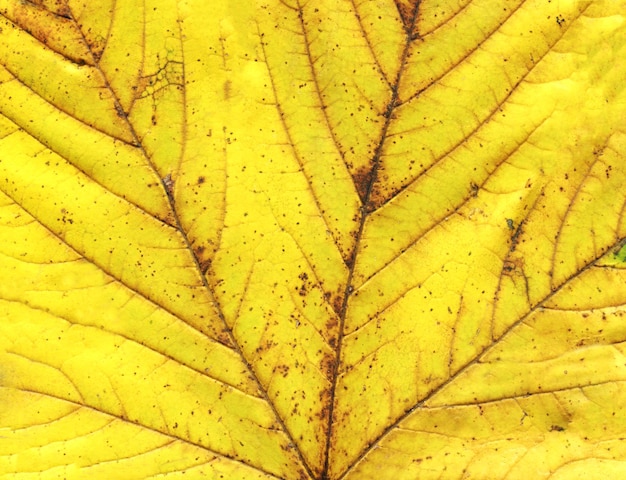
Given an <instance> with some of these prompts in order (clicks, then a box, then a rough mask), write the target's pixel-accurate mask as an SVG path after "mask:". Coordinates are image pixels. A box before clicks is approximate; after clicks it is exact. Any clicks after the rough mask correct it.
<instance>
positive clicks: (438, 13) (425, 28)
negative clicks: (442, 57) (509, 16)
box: [417, 0, 519, 37]
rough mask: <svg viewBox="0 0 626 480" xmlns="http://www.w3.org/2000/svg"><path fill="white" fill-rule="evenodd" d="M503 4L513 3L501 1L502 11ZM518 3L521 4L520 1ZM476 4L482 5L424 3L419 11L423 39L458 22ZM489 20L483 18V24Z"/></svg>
mask: <svg viewBox="0 0 626 480" xmlns="http://www.w3.org/2000/svg"><path fill="white" fill-rule="evenodd" d="M503 3H505V5H511V4H512V3H513V2H510V1H509V2H502V1H500V10H502V4H503ZM516 3H519V0H518V1H517V2H516ZM475 4H478V5H480V2H477V1H471V0H437V1H422V2H420V5H419V9H418V11H417V12H418V15H417V31H418V33H419V34H420V35H421V36H422V37H424V36H426V35H432V34H433V31H435V30H438V29H439V27H440V26H441V25H442V24H444V25H447V24H449V23H450V22H458V21H459V17H461V16H462V15H463V14H464V13H465V10H466V9H467V7H468V6H469V8H470V9H471V8H472V7H473V6H474V5H475ZM508 9H510V7H509V8H507V10H508ZM490 13H491V14H492V15H493V14H498V13H499V12H495V11H490ZM489 20H490V18H481V21H482V22H487V21H489Z"/></svg>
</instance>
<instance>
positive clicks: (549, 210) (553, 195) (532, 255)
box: [501, 18, 626, 305]
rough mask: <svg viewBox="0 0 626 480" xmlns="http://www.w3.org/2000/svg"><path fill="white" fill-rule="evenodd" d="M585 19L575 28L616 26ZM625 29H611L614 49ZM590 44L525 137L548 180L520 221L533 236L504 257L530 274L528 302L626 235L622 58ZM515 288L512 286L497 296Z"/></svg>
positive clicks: (541, 73)
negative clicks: (545, 115)
mask: <svg viewBox="0 0 626 480" xmlns="http://www.w3.org/2000/svg"><path fill="white" fill-rule="evenodd" d="M585 21H586V23H588V24H589V25H588V29H587V28H585V29H584V30H582V27H581V31H580V33H581V34H582V32H583V31H585V32H587V31H590V32H592V33H593V32H594V29H593V27H594V26H596V27H598V28H600V27H602V31H603V32H605V33H606V31H607V30H608V27H609V26H612V27H614V26H615V22H609V21H607V20H606V19H589V18H587V19H586V20H585ZM596 24H597V25H596ZM624 32H626V30H620V34H619V35H618V34H616V35H614V37H615V38H616V40H617V42H616V45H617V47H618V50H620V51H621V50H623V46H622V45H623V44H620V39H622V37H623V36H624V35H623V34H624ZM591 45H592V46H590V47H588V48H587V50H589V51H590V52H594V53H593V54H592V53H590V54H589V55H588V57H589V58H590V60H589V61H587V62H583V63H582V64H580V63H575V64H573V65H570V66H568V70H571V71H572V72H574V73H572V74H571V78H572V80H563V81H561V82H559V84H560V85H561V90H562V91H563V92H566V93H567V95H566V96H563V97H562V98H561V101H560V102H559V106H558V110H557V111H555V113H554V114H553V115H552V116H551V117H550V118H549V119H548V120H546V121H545V122H544V124H543V125H542V126H541V128H539V129H537V130H536V132H535V133H534V134H533V135H532V136H531V137H530V138H529V142H528V143H529V144H530V145H532V146H533V147H534V148H535V149H536V155H535V157H536V158H538V156H542V157H543V158H544V160H543V165H544V172H545V174H546V184H545V187H544V189H543V194H542V198H541V199H540V201H539V202H538V203H537V205H536V206H535V207H534V209H533V211H532V212H531V213H530V215H529V217H528V219H527V220H526V221H525V224H524V227H523V235H522V236H521V239H523V238H524V237H526V238H528V239H532V242H528V241H521V242H520V244H519V248H517V250H516V251H515V252H514V253H512V254H511V255H510V259H511V261H512V262H513V263H515V264H517V265H519V266H520V267H521V269H522V270H523V271H524V273H525V275H526V276H527V277H528V287H527V293H526V296H527V297H528V299H529V304H530V305H536V304H538V303H539V302H541V301H542V300H543V299H544V298H545V297H546V296H547V295H548V294H550V292H551V291H553V290H554V289H556V288H558V287H559V286H560V285H562V284H563V283H564V282H566V281H567V280H568V279H569V278H571V277H572V276H573V275H574V274H575V273H576V272H577V271H579V270H580V269H581V268H583V267H585V266H586V265H588V264H589V263H591V262H593V261H594V260H595V259H597V258H598V257H600V256H601V255H602V254H603V253H604V252H606V251H607V249H608V248H610V247H612V246H613V245H615V244H616V242H617V241H618V240H619V239H620V238H622V237H623V236H624V235H625V234H626V230H625V227H624V222H623V220H622V217H623V211H622V207H621V205H622V204H623V203H624V195H623V193H622V190H623V189H622V188H621V186H622V185H623V182H624V169H623V165H622V162H621V160H620V159H621V158H623V155H624V151H625V147H626V144H625V142H624V138H625V136H624V131H623V130H624V127H623V120H622V119H623V116H624V112H626V96H625V95H624V91H623V85H622V83H623V82H621V81H619V82H618V80H617V79H616V78H615V77H616V73H619V71H620V65H621V64H620V63H619V62H612V63H611V62H609V61H608V60H607V58H610V57H612V55H610V54H608V55H607V54H605V53H603V52H604V50H602V51H597V50H598V44H597V43H595V44H594V43H592V44H591ZM577 48H578V49H579V50H580V49H581V48H582V47H580V46H578V47H577ZM610 51H611V50H610V49H609V52H610ZM578 55H579V58H587V57H585V56H583V57H581V55H580V54H578ZM596 59H597V60H596ZM604 61H606V62H607V63H603V62H604ZM603 71H606V74H602V72H603ZM536 73H537V76H538V78H541V77H543V76H546V75H549V71H547V70H546V71H542V70H538V71H537V72H536ZM581 102H584V103H582V104H581ZM557 159H558V161H557ZM612 189H613V190H614V191H613V192H611V190H612ZM518 294H519V292H517V291H515V289H514V291H513V292H508V293H507V292H503V295H502V296H501V297H502V298H505V297H508V298H511V297H512V296H515V295H518Z"/></svg>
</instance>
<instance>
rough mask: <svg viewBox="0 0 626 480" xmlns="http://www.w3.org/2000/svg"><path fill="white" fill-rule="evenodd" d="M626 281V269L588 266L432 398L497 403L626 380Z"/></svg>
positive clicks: (441, 401)
mask: <svg viewBox="0 0 626 480" xmlns="http://www.w3.org/2000/svg"><path fill="white" fill-rule="evenodd" d="M624 282H626V271H624V270H622V269H614V268H606V267H605V268H597V267H592V268H590V269H588V270H586V271H585V272H584V273H583V274H581V275H580V276H579V277H577V278H575V279H573V280H572V281H571V282H570V283H568V284H567V285H565V286H564V287H563V288H562V289H561V290H560V291H559V292H557V293H556V294H555V295H554V296H553V297H551V298H550V300H549V301H548V302H546V303H545V304H544V306H543V307H541V308H538V309H536V310H535V311H534V312H533V313H532V314H531V315H529V316H528V318H526V319H524V321H523V323H521V324H519V325H516V326H515V328H514V329H513V330H511V331H510V332H509V333H508V334H507V335H506V336H504V337H503V338H502V339H501V340H500V341H499V342H498V344H496V345H495V346H494V347H493V348H491V349H490V350H489V351H488V352H487V353H486V354H485V355H483V356H482V357H480V361H479V363H476V364H474V365H472V366H470V367H469V368H468V369H467V370H466V371H464V372H463V373H461V374H460V375H459V376H458V377H457V378H455V380H454V381H453V382H452V383H450V384H449V385H447V386H446V387H445V388H444V389H443V390H442V391H441V392H440V393H439V394H438V395H437V396H435V397H434V398H433V399H432V400H430V401H429V404H430V405H450V404H455V403H466V402H469V403H472V402H475V401H490V400H497V399H499V398H504V397H509V396H519V395H525V394H528V393H537V392H542V391H543V392H545V391H554V390H562V389H567V388H576V387H577V386H584V385H589V384H600V383H608V382H612V381H621V380H624V379H626V368H625V367H624V365H625V364H626V346H625V345H626V332H624V328H623V325H624V318H625V317H626V309H625V308H624V302H625V301H626V298H625V297H624V292H623V291H621V290H620V289H619V288H615V286H616V285H623V284H624ZM482 385H488V387H489V388H488V389H483V388H481V386H482Z"/></svg>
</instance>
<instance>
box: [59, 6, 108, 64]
mask: <svg viewBox="0 0 626 480" xmlns="http://www.w3.org/2000/svg"><path fill="white" fill-rule="evenodd" d="M48 1H49V0H48ZM117 3H118V2H116V1H115V0H99V1H98V2H82V1H80V0H68V1H67V6H68V8H69V11H70V12H69V13H70V15H71V16H72V18H73V19H74V21H75V22H76V24H77V25H78V28H79V29H80V33H81V35H82V36H83V37H84V39H85V43H86V44H87V47H88V48H89V50H90V51H91V54H92V55H93V57H94V60H95V61H96V62H98V60H99V59H100V57H102V54H103V52H104V50H105V48H106V47H107V43H108V40H109V33H110V31H111V28H112V22H113V12H114V7H115V5H116V4H117ZM81 25H82V26H83V27H81Z"/></svg>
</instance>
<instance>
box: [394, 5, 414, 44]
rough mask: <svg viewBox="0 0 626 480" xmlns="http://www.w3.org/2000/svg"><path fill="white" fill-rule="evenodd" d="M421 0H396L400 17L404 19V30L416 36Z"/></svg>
mask: <svg viewBox="0 0 626 480" xmlns="http://www.w3.org/2000/svg"><path fill="white" fill-rule="evenodd" d="M419 2H420V0H394V3H395V4H396V8H397V9H398V13H399V14H400V18H401V19H402V24H403V25H404V30H405V31H406V32H407V34H408V35H411V36H412V37H413V36H415V33H416V23H417V21H416V16H417V8H418V4H419Z"/></svg>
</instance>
